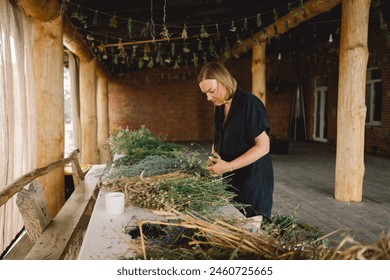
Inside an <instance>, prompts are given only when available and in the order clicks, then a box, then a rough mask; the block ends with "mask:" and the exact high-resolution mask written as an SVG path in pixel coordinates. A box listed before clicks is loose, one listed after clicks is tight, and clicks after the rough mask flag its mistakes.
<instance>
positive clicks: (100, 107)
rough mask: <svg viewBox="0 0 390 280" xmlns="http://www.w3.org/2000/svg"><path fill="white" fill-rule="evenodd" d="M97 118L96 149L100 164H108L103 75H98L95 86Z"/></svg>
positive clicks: (106, 90)
mask: <svg viewBox="0 0 390 280" xmlns="http://www.w3.org/2000/svg"><path fill="white" fill-rule="evenodd" d="M97 116H98V140H97V141H98V149H99V158H100V163H107V162H109V161H110V160H109V151H108V145H107V141H108V136H109V120H108V80H107V77H106V76H105V75H99V72H98V86H97Z"/></svg>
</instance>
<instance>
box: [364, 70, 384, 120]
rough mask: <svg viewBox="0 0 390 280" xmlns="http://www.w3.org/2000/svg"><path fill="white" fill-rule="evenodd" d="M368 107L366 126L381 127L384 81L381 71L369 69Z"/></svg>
mask: <svg viewBox="0 0 390 280" xmlns="http://www.w3.org/2000/svg"><path fill="white" fill-rule="evenodd" d="M366 106H367V114H366V125H381V112H382V80H381V70H380V69H377V68H372V69H367V77H366Z"/></svg>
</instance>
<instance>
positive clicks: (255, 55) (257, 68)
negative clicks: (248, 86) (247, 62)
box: [252, 42, 266, 105]
mask: <svg viewBox="0 0 390 280" xmlns="http://www.w3.org/2000/svg"><path fill="white" fill-rule="evenodd" d="M265 48H266V44H265V43H264V42H263V43H260V44H256V45H254V46H253V50H252V92H253V94H254V95H256V96H257V97H258V98H259V99H260V100H261V101H262V102H263V103H264V105H265V99H266V95H265V92H266V72H265V71H266V58H265Z"/></svg>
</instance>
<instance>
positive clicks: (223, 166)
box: [206, 152, 234, 176]
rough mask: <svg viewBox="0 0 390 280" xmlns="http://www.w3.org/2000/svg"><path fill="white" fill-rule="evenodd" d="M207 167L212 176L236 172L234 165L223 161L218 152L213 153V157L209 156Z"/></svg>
mask: <svg viewBox="0 0 390 280" xmlns="http://www.w3.org/2000/svg"><path fill="white" fill-rule="evenodd" d="M207 165H208V166H207V167H206V169H207V170H208V171H209V172H210V175H211V176H218V175H221V174H223V173H226V172H231V171H233V170H234V169H233V166H232V164H231V163H230V162H226V161H224V160H223V159H221V156H220V155H219V154H218V153H216V152H213V153H212V156H209V159H208V161H207Z"/></svg>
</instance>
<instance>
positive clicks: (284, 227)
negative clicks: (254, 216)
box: [261, 209, 329, 246]
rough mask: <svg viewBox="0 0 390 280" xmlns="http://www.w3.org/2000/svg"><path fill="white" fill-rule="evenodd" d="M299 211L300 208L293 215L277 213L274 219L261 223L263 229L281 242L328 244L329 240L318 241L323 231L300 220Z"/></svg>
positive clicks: (303, 244)
mask: <svg viewBox="0 0 390 280" xmlns="http://www.w3.org/2000/svg"><path fill="white" fill-rule="evenodd" d="M297 211H298V209H296V210H295V211H294V213H292V214H291V215H283V214H276V215H275V216H273V217H272V220H264V221H263V223H262V225H261V228H262V230H264V232H265V233H266V234H268V235H270V236H273V237H275V238H277V239H278V241H279V242H280V243H281V244H301V246H306V245H310V246H313V245H316V246H320V245H324V246H328V245H329V241H328V240H320V241H317V240H318V239H319V238H320V237H321V231H320V230H319V229H318V228H315V227H312V226H308V225H303V224H301V223H299V222H298V218H297Z"/></svg>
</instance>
